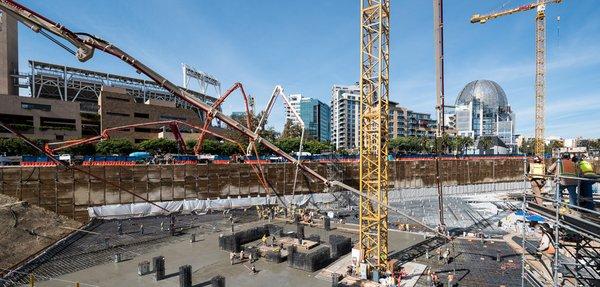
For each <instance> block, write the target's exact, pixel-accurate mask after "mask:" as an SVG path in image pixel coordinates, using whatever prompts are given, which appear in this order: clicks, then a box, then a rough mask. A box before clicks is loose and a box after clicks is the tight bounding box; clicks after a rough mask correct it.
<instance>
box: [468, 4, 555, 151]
mask: <svg viewBox="0 0 600 287" xmlns="http://www.w3.org/2000/svg"><path fill="white" fill-rule="evenodd" d="M560 2H562V0H537V2H536V3H531V4H527V5H523V6H521V7H517V8H513V9H509V10H505V11H501V12H496V13H491V14H487V15H479V14H475V15H473V16H472V17H471V23H481V24H483V23H485V22H487V21H488V20H491V19H495V18H498V17H502V16H506V15H511V14H515V13H518V12H523V11H529V10H533V9H536V10H537V13H536V16H535V147H534V151H535V154H536V155H538V156H543V155H544V101H545V94H546V5H547V4H558V3H560Z"/></svg>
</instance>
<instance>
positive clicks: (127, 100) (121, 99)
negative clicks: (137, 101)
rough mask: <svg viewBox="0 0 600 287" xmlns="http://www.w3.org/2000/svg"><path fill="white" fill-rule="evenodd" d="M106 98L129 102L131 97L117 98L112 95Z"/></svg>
mask: <svg viewBox="0 0 600 287" xmlns="http://www.w3.org/2000/svg"><path fill="white" fill-rule="evenodd" d="M106 99H108V100H115V101H121V102H129V99H123V98H117V97H111V96H106Z"/></svg>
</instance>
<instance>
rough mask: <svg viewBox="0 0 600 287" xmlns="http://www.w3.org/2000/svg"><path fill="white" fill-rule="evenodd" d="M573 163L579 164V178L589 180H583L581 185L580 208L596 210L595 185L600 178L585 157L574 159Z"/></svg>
mask: <svg viewBox="0 0 600 287" xmlns="http://www.w3.org/2000/svg"><path fill="white" fill-rule="evenodd" d="M573 161H574V162H576V163H577V167H578V169H579V176H580V177H583V178H586V179H587V180H583V179H582V180H580V183H579V206H581V207H583V208H587V209H590V210H594V198H593V192H594V191H593V185H594V183H596V182H597V181H598V179H600V176H598V174H597V173H595V172H594V165H592V163H591V162H589V161H587V160H586V159H585V158H584V157H583V156H582V158H581V159H579V158H577V157H573Z"/></svg>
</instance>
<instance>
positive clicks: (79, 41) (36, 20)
mask: <svg viewBox="0 0 600 287" xmlns="http://www.w3.org/2000/svg"><path fill="white" fill-rule="evenodd" d="M0 9H1V10H3V11H4V12H6V13H8V14H9V15H11V16H13V17H15V18H16V19H17V20H18V21H20V22H21V23H23V24H24V25H26V26H27V27H29V28H31V29H32V30H33V31H35V32H42V30H45V31H48V32H50V33H52V34H54V35H56V36H58V37H61V38H63V39H65V40H66V41H68V42H69V43H71V44H72V45H74V46H75V47H77V51H76V53H75V56H76V57H77V59H78V60H79V61H82V62H85V61H87V60H89V59H90V58H91V57H92V56H93V55H94V50H95V49H98V50H100V51H103V52H105V53H107V54H110V55H113V56H115V57H117V58H119V59H120V60H121V61H123V62H125V63H126V64H128V65H130V66H131V67H133V68H134V69H135V70H136V71H138V72H140V73H142V74H144V75H146V76H147V77H148V78H150V79H152V80H153V81H154V82H156V83H157V84H159V85H161V86H162V87H163V88H165V89H166V90H167V91H169V92H171V93H172V94H173V95H175V96H177V97H179V98H180V99H182V100H184V101H186V102H188V103H189V104H190V105H192V106H194V107H196V108H198V109H199V110H201V111H204V112H205V113H207V114H208V115H211V116H213V117H214V118H217V119H219V120H221V121H222V122H224V123H225V124H227V125H229V126H230V127H232V128H233V129H236V130H238V131H239V132H241V133H242V134H244V135H246V136H247V137H248V138H249V140H250V141H251V142H254V143H256V144H262V145H263V146H265V147H266V148H268V149H270V150H271V151H273V152H274V153H275V154H277V155H279V156H281V157H283V158H285V159H286V160H288V161H289V162H292V163H294V164H297V165H298V166H299V167H300V169H302V170H303V171H304V172H306V173H308V174H309V175H310V176H312V177H313V178H315V179H317V180H319V181H321V182H323V183H324V184H325V185H326V186H328V187H331V186H338V187H341V188H343V189H346V190H348V191H350V192H352V193H354V194H357V195H358V196H361V197H362V198H364V199H368V200H370V201H372V202H374V203H376V204H379V205H382V206H384V207H386V208H387V209H389V210H392V211H395V212H396V213H398V214H400V215H402V216H404V217H406V218H408V219H410V220H412V221H414V222H416V223H418V224H420V225H422V226H423V227H425V228H427V229H429V230H431V231H433V232H435V233H437V234H439V235H441V236H444V237H446V235H445V234H441V233H439V232H438V231H437V230H435V229H433V228H430V227H429V226H427V225H425V224H424V223H422V222H421V221H419V220H417V219H415V218H413V217H411V216H409V215H407V214H405V213H403V212H402V211H400V210H399V209H397V208H395V207H392V206H390V205H389V204H387V203H382V202H380V201H379V200H378V199H377V198H375V197H372V196H370V195H367V194H365V193H361V192H360V191H358V190H357V189H356V188H353V187H350V186H348V185H346V184H344V183H341V182H338V181H329V180H327V178H325V177H323V176H322V175H320V174H319V173H317V172H316V171H315V170H313V169H311V168H309V167H307V166H306V165H304V164H302V163H301V162H298V160H296V159H295V158H294V157H293V156H291V155H289V154H287V153H286V152H284V151H282V150H281V149H280V148H278V147H277V146H275V144H273V143H271V142H269V141H268V140H266V139H264V138H262V137H261V136H260V135H258V134H257V133H255V132H253V131H252V130H251V129H250V128H248V127H245V126H244V125H242V124H240V123H238V122H237V121H236V120H234V119H232V118H230V117H228V116H226V115H225V114H224V113H223V112H221V111H219V110H218V109H217V108H216V107H212V106H209V105H208V104H206V103H204V102H202V101H200V100H199V99H197V98H195V97H194V96H193V95H191V94H190V93H188V92H186V91H185V90H183V89H181V88H179V87H178V86H177V85H175V84H173V83H172V82H171V81H169V80H167V79H166V78H165V77H163V76H162V75H160V74H158V73H157V72H155V71H154V70H152V69H150V68H149V67H148V66H146V65H144V64H143V63H142V62H140V61H138V60H137V59H135V58H134V57H132V56H131V55H129V54H127V53H126V52H125V51H123V50H121V49H120V48H119V47H117V46H115V45H113V44H111V43H109V42H107V41H105V40H103V39H100V38H98V37H96V36H93V35H90V34H88V33H75V32H73V31H71V30H69V29H68V28H66V27H65V26H63V25H61V24H59V23H56V22H54V21H52V20H50V19H48V18H46V17H44V16H42V15H40V14H38V13H37V12H35V11H33V10H31V9H29V8H27V7H25V6H23V5H21V4H19V3H17V2H15V1H12V0H0ZM0 124H1V123H0ZM11 132H12V130H11Z"/></svg>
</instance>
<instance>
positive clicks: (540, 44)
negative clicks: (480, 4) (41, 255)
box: [534, 0, 546, 156]
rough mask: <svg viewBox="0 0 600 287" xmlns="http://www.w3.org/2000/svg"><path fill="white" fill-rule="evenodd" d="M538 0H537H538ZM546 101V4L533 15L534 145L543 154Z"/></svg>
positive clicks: (540, 154) (537, 151)
mask: <svg viewBox="0 0 600 287" xmlns="http://www.w3.org/2000/svg"><path fill="white" fill-rule="evenodd" d="M538 1H539V0H538ZM545 101H546V5H545V4H542V5H539V6H537V13H536V16H535V146H534V152H535V154H536V155H538V156H543V155H544V129H545V126H544V113H545V112H544V105H545Z"/></svg>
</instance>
